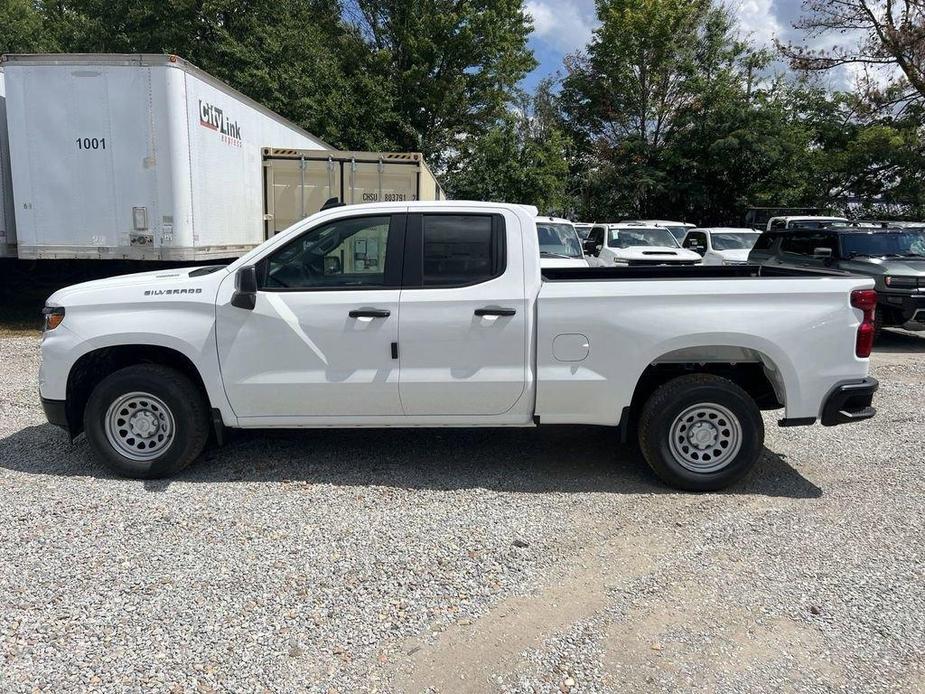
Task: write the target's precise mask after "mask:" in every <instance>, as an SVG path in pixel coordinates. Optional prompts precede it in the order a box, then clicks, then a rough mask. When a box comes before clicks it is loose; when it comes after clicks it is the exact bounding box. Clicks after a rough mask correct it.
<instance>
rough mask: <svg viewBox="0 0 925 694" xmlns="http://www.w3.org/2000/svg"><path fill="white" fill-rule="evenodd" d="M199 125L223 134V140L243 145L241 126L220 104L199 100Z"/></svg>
mask: <svg viewBox="0 0 925 694" xmlns="http://www.w3.org/2000/svg"><path fill="white" fill-rule="evenodd" d="M199 125H201V126H203V127H206V128H209V130H215V131H216V132H218V133H219V134H220V135H221V136H222V141H223V142H227V143H229V144H233V145H238V146H240V145H241V126H240V125H239V124H238V121H236V120H231V118H230V117H229V116H228V115H227V114H226V113H225V112H224V111H222V109H220V108H219V107H218V106H213V105H212V104H210V103H208V102H205V101H203V100H202V99H200V100H199Z"/></svg>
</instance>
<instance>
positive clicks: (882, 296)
mask: <svg viewBox="0 0 925 694" xmlns="http://www.w3.org/2000/svg"><path fill="white" fill-rule="evenodd" d="M877 303H878V304H879V305H880V306H883V307H884V308H887V309H890V311H891V312H895V313H896V314H898V315H899V316H901V317H902V320H901V321H900V323H905V322H906V321H911V320H915V321H917V322H922V323H925V294H921V293H915V294H892V293H889V292H882V291H879V290H878V291H877ZM887 315H889V314H887Z"/></svg>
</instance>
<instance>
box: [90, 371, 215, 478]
mask: <svg viewBox="0 0 925 694" xmlns="http://www.w3.org/2000/svg"><path fill="white" fill-rule="evenodd" d="M84 431H86V433H87V439H88V440H89V442H90V447H91V448H92V449H93V452H94V453H95V454H96V456H97V457H98V458H99V459H100V460H101V461H102V462H103V463H104V464H105V465H106V466H107V467H109V468H110V469H112V470H113V471H115V472H116V473H118V474H120V475H123V476H125V477H134V478H138V479H155V478H158V477H166V476H169V475H172V474H174V473H176V472H179V471H180V470H182V469H183V468H185V467H186V466H187V465H189V464H190V463H191V462H193V460H195V459H196V458H197V456H198V455H199V454H200V453H201V452H202V449H203V448H204V447H205V444H206V441H207V440H208V438H209V411H208V407H207V405H206V402H205V399H204V398H203V396H202V394H201V393H200V392H199V389H198V388H197V387H196V386H195V385H194V384H193V383H192V381H190V379H189V378H187V377H186V376H185V375H183V374H182V373H180V372H179V371H176V370H175V369H171V368H168V367H166V366H161V365H159V364H139V365H136V366H128V367H126V368H124V369H119V370H118V371H116V372H114V373H112V374H110V375H109V376H107V377H106V378H104V379H103V380H102V381H100V383H99V384H98V385H97V386H96V388H94V389H93V392H92V393H91V394H90V399H89V400H88V401H87V407H86V409H85V410H84Z"/></svg>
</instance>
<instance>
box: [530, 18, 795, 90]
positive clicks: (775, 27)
mask: <svg viewBox="0 0 925 694" xmlns="http://www.w3.org/2000/svg"><path fill="white" fill-rule="evenodd" d="M726 4H727V5H728V6H729V8H730V9H731V10H732V11H733V13H734V14H735V15H736V16H737V17H738V19H739V24H740V27H741V31H742V33H743V34H744V35H746V36H750V37H751V38H752V39H753V40H754V41H755V42H756V43H760V44H770V43H771V41H772V40H773V39H774V38H775V37H777V38H780V39H781V40H783V41H788V40H794V41H797V40H799V38H800V37H799V33H798V32H796V31H795V30H794V29H793V26H792V24H793V22H794V21H795V20H796V19H797V18H798V17H799V15H800V5H801V0H727V3H726ZM524 5H525V6H526V8H527V11H528V12H529V13H530V14H531V15H532V16H533V25H534V31H533V34H532V36H531V38H530V47H531V48H532V49H533V53H534V55H535V56H536V59H537V61H539V63H540V65H539V67H538V68H537V69H536V70H534V71H533V72H531V73H530V74H529V75H527V77H526V78H525V79H524V81H523V86H524V88H526V89H528V90H531V91H532V90H533V88H534V87H536V84H537V83H538V82H539V81H540V80H541V79H542V78H543V77H546V76H547V75H549V74H552V73H555V72H556V70H558V69H559V68H560V67H561V65H562V58H563V57H564V56H566V55H567V54H569V53H572V52H573V51H576V50H578V49H581V48H583V47H584V46H585V44H586V43H587V42H588V39H590V38H591V32H592V31H593V30H594V27H595V26H596V24H597V20H596V18H595V13H594V0H525V2H524Z"/></svg>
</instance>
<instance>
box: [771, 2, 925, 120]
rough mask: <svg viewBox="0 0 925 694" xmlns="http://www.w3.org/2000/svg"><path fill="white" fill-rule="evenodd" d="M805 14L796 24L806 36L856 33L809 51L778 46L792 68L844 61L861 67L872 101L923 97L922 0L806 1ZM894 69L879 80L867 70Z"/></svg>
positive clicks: (886, 102) (813, 67)
mask: <svg viewBox="0 0 925 694" xmlns="http://www.w3.org/2000/svg"><path fill="white" fill-rule="evenodd" d="M803 7H804V11H805V14H804V16H803V17H802V18H801V19H800V20H799V21H798V22H797V23H796V25H795V26H796V27H797V28H799V29H802V30H804V31H805V33H806V36H807V37H808V38H811V39H814V38H819V37H827V36H831V37H836V38H839V39H840V38H842V37H844V36H845V34H847V33H849V32H850V33H852V34H858V35H859V38H858V39H857V41H855V42H853V43H852V44H851V45H847V46H845V45H836V46H834V47H832V48H828V49H818V50H813V49H811V48H808V47H806V46H805V45H794V44H787V45H782V46H781V51H782V53H783V54H784V55H785V56H786V57H787V58H789V59H790V64H791V66H792V67H793V68H794V69H796V70H804V71H825V70H831V69H833V68H837V67H840V66H843V65H855V66H861V67H862V68H864V75H865V78H862V86H863V88H864V91H865V95H866V96H867V97H868V98H869V99H870V100H871V101H872V102H874V103H875V104H876V105H878V106H883V105H892V104H897V103H902V104H905V103H908V102H910V101H914V102H922V101H925V2H923V1H922V0H888V1H887V2H881V1H879V0H804V2H803ZM881 67H886V68H892V69H894V70H896V71H897V72H898V74H896V75H895V76H892V75H890V76H888V77H887V78H886V79H879V77H880V76H881V75H880V73H877V74H875V75H873V76H871V75H870V69H871V68H874V69H875V73H876V72H877V71H876V68H881Z"/></svg>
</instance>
